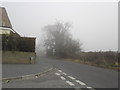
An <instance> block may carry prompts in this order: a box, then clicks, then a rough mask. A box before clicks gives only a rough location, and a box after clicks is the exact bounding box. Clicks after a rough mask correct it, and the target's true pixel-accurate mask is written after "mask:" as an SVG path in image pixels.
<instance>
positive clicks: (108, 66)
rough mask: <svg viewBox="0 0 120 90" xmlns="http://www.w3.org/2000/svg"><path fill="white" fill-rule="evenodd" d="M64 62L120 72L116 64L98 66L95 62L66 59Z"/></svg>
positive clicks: (119, 67)
mask: <svg viewBox="0 0 120 90" xmlns="http://www.w3.org/2000/svg"><path fill="white" fill-rule="evenodd" d="M64 60H66V61H71V62H75V63H81V64H87V65H91V66H96V67H102V68H107V69H113V70H118V71H120V66H119V65H115V64H109V63H103V64H96V63H94V62H90V61H83V60H79V59H64Z"/></svg>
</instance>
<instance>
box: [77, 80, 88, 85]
mask: <svg viewBox="0 0 120 90" xmlns="http://www.w3.org/2000/svg"><path fill="white" fill-rule="evenodd" d="M75 81H76V82H77V83H79V84H81V85H86V84H85V83H83V82H81V81H79V80H75Z"/></svg>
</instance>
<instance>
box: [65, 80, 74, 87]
mask: <svg viewBox="0 0 120 90" xmlns="http://www.w3.org/2000/svg"><path fill="white" fill-rule="evenodd" d="M66 83H68V84H69V85H70V86H75V85H74V84H73V83H72V82H70V81H66Z"/></svg>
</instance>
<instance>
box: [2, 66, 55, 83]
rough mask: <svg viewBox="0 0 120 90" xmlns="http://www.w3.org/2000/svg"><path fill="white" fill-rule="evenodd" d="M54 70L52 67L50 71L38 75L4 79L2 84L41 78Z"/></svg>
mask: <svg viewBox="0 0 120 90" xmlns="http://www.w3.org/2000/svg"><path fill="white" fill-rule="evenodd" d="M54 69H55V68H54V67H53V66H52V67H50V68H49V69H48V70H46V71H43V72H40V73H36V74H29V75H23V76H19V77H8V78H2V80H0V83H9V82H11V81H16V80H27V79H35V78H39V77H41V76H43V75H46V74H47V73H49V72H52V71H53V70H54Z"/></svg>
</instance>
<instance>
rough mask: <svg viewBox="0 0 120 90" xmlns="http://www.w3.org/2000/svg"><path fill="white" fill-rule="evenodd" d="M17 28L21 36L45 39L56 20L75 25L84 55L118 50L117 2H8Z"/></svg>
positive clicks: (13, 24)
mask: <svg viewBox="0 0 120 90" xmlns="http://www.w3.org/2000/svg"><path fill="white" fill-rule="evenodd" d="M2 5H3V6H4V7H5V8H6V10H7V12H8V15H9V18H10V20H11V23H12V26H13V28H14V29H15V30H16V31H17V32H18V33H19V34H20V35H21V36H35V37H37V45H38V44H40V43H41V42H40V41H41V39H42V38H43V37H42V32H41V29H42V28H43V27H44V26H45V25H48V24H54V23H55V21H56V19H57V20H60V21H63V22H70V23H72V28H71V31H70V32H71V34H72V35H73V38H75V39H79V40H80V41H81V42H82V43H83V46H82V48H83V50H84V51H100V50H118V6H117V2H116V3H114V2H89V3H88V2H74V3H73V2H56V3H55V2H34V3H33V2H32V3H30V2H27V3H25V2H22V3H20V2H19V3H17V2H16V3H15V2H5V3H3V4H2Z"/></svg>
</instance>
